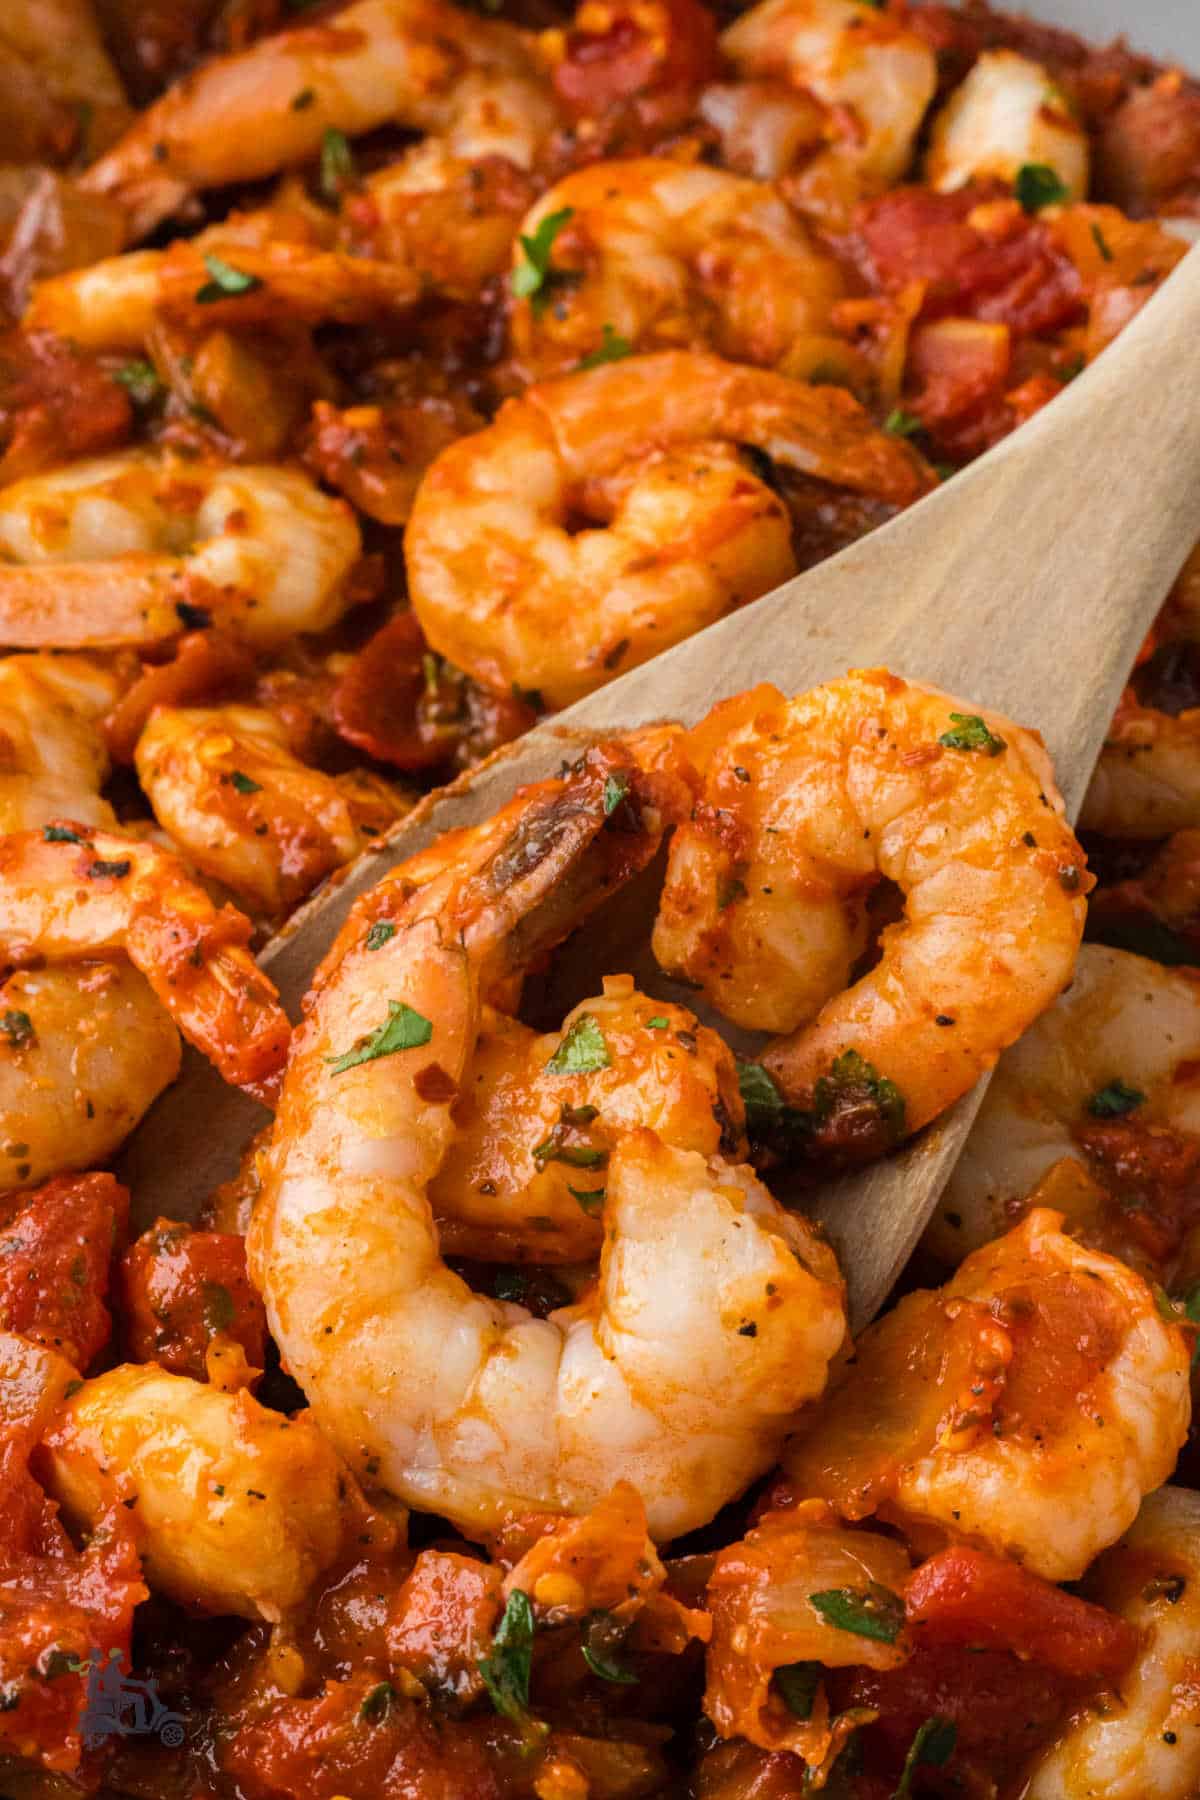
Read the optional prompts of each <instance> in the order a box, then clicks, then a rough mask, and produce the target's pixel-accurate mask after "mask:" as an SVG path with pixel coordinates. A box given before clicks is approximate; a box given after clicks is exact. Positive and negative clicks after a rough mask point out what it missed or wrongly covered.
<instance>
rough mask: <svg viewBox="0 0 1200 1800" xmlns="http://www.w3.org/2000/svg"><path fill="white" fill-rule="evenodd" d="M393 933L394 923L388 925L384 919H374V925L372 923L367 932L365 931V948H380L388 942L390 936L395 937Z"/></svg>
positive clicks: (394, 930) (390, 938) (394, 929)
mask: <svg viewBox="0 0 1200 1800" xmlns="http://www.w3.org/2000/svg"><path fill="white" fill-rule="evenodd" d="M395 935H396V927H395V926H394V925H390V924H389V923H388V921H387V920H386V919H379V920H377V921H376V923H375V924H374V925H372V927H371V929H370V931H368V933H367V937H366V945H367V949H368V950H382V949H383V946H384V945H385V944H387V943H390V942H391V940H392V938H394V937H395Z"/></svg>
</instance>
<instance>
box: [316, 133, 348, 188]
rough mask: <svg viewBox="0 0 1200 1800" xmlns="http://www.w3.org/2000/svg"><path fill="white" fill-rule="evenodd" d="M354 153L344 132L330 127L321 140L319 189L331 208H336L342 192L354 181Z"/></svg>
mask: <svg viewBox="0 0 1200 1800" xmlns="http://www.w3.org/2000/svg"><path fill="white" fill-rule="evenodd" d="M354 175H355V170H354V152H353V150H351V148H350V140H349V139H348V138H347V136H346V134H345V132H343V131H337V130H335V129H334V127H333V126H332V125H331V126H330V127H329V129H328V131H326V133H325V135H324V137H323V138H322V139H321V173H320V188H321V193H322V195H323V197H324V198H325V199H326V200H328V201H329V203H330V205H331V206H336V205H337V203H338V201H339V200H340V199H341V197H342V192H343V190H344V189H345V188H348V187H349V186H350V185H351V183H352V182H353V181H354Z"/></svg>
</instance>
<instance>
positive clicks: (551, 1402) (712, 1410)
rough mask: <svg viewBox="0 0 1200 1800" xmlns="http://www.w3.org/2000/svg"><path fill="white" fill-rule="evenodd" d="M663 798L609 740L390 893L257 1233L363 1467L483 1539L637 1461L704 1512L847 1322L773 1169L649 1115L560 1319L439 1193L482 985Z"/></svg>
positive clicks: (737, 1485)
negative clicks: (465, 1270)
mask: <svg viewBox="0 0 1200 1800" xmlns="http://www.w3.org/2000/svg"><path fill="white" fill-rule="evenodd" d="M614 784H615V785H614ZM654 792H655V789H654V786H653V782H652V780H650V779H649V778H646V777H643V776H642V775H641V774H640V773H639V771H638V769H637V768H636V766H635V765H634V764H633V763H632V762H631V761H630V760H629V757H628V754H627V753H626V752H625V751H623V750H622V749H621V748H620V747H618V746H602V747H600V748H599V749H597V750H596V751H593V752H591V753H589V755H588V757H587V758H585V760H584V762H583V763H582V764H581V765H578V766H577V767H576V769H575V770H573V771H572V772H570V773H568V775H567V776H565V777H564V778H563V779H562V780H559V781H550V782H544V783H542V784H540V785H539V786H537V787H534V788H531V789H527V790H525V792H524V793H523V794H521V795H519V796H518V797H517V799H516V800H514V801H513V802H512V803H511V804H510V805H509V806H508V807H507V808H506V809H505V810H504V811H503V812H501V813H500V814H499V815H498V816H497V818H496V819H494V820H493V821H492V822H491V824H490V825H488V826H485V827H482V828H480V829H479V830H478V831H476V832H474V833H472V834H470V835H469V836H468V837H467V838H466V839H465V840H462V839H460V840H458V842H457V845H456V851H455V855H454V857H453V859H452V860H451V861H450V863H449V866H448V867H446V868H445V870H444V871H443V872H442V873H441V874H440V875H437V876H435V877H434V878H433V879H432V880H430V881H429V882H428V883H427V884H426V885H425V886H423V887H420V888H418V889H417V890H416V891H415V892H414V891H413V889H412V883H411V881H410V880H405V881H402V882H398V883H391V884H387V885H386V886H385V887H384V888H383V889H381V890H379V891H378V892H377V894H376V895H374V896H368V897H367V903H366V906H365V907H364V906H362V905H360V908H359V909H358V912H357V913H356V914H355V915H353V916H352V919H351V922H350V924H349V926H348V927H347V928H346V929H345V930H344V931H343V933H342V938H341V941H340V943H339V945H337V946H335V950H334V953H333V955H332V956H331V958H330V959H329V961H328V962H327V964H326V966H325V968H324V969H323V971H322V972H321V973H320V974H319V975H318V978H317V984H316V988H315V990H314V996H313V1000H312V1006H311V1010H310V1013H309V1016H308V1020H307V1023H306V1024H305V1026H304V1027H303V1029H302V1031H301V1033H300V1035H299V1038H298V1040H297V1043H296V1046H295V1049H294V1051H293V1054H292V1057H291V1059H290V1063H289V1069H288V1073H287V1075H286V1077H285V1081H284V1088H283V1094H282V1098H281V1103H280V1110H279V1113H278V1115H277V1119H276V1126H275V1133H274V1138H273V1141H272V1146H271V1149H270V1151H269V1153H268V1156H267V1159H266V1168H265V1171H264V1183H263V1189H262V1193H261V1195H260V1197H259V1200H258V1203H257V1205H256V1207H255V1213H254V1218H253V1221H252V1224H251V1230H250V1237H249V1243H248V1249H249V1257H250V1268H251V1274H252V1276H253V1278H254V1279H255V1280H256V1282H257V1284H258V1286H259V1287H260V1289H261V1291H262V1292H263V1295H264V1297H265V1299H266V1303H267V1309H268V1316H269V1318H270V1321H271V1327H272V1331H273V1333H274V1336H275V1338H276V1341H277V1342H278V1344H279V1346H280V1349H281V1352H282V1354H283V1356H284V1358H285V1359H286V1362H287V1366H288V1368H289V1369H290V1370H291V1371H292V1373H293V1374H294V1376H295V1377H296V1379H297V1380H298V1381H299V1382H300V1385H301V1386H302V1387H303V1388H304V1390H305V1392H306V1394H307V1395H308V1397H309V1399H310V1401H311V1403H312V1405H313V1409H314V1414H315V1417H316V1419H317V1421H318V1423H319V1424H320V1425H321V1426H322V1429H323V1430H325V1431H327V1432H328V1433H329V1435H330V1437H331V1438H332V1440H333V1442H334V1443H335V1444H337V1445H338V1446H339V1447H340V1448H341V1449H342V1451H343V1453H344V1454H345V1455H346V1456H347V1458H348V1459H349V1461H350V1463H351V1466H352V1467H353V1468H355V1469H366V1470H368V1472H369V1473H370V1474H371V1476H372V1479H377V1480H378V1482H379V1483H380V1484H381V1485H382V1486H383V1487H385V1488H386V1489H387V1490H388V1491H389V1492H391V1493H393V1494H396V1495H399V1496H400V1497H401V1498H406V1499H409V1500H411V1501H415V1502H417V1503H419V1504H420V1505H422V1506H425V1507H430V1508H433V1509H434V1510H436V1511H438V1512H441V1513H444V1514H445V1515H446V1516H447V1517H449V1518H451V1519H453V1520H454V1521H455V1522H456V1523H458V1524H459V1525H461V1526H463V1527H464V1528H465V1529H467V1530H469V1531H478V1530H479V1529H481V1528H482V1529H488V1528H495V1527H497V1526H498V1525H499V1524H500V1523H501V1522H502V1520H503V1519H504V1518H505V1516H506V1514H507V1513H508V1512H509V1511H510V1509H511V1510H515V1511H521V1510H529V1509H539V1508H540V1509H543V1510H555V1511H576V1512H577V1511H583V1510H586V1509H587V1508H589V1507H590V1506H593V1505H594V1504H596V1502H597V1501H598V1500H599V1499H600V1498H601V1497H602V1496H603V1495H604V1494H606V1493H607V1492H608V1491H609V1489H610V1488H611V1485H612V1479H613V1473H612V1472H613V1467H614V1464H615V1463H619V1465H620V1467H621V1469H622V1471H623V1472H624V1473H625V1474H626V1475H627V1476H628V1478H629V1479H630V1480H632V1481H633V1482H634V1483H635V1485H636V1486H637V1487H638V1488H639V1489H640V1491H641V1493H642V1496H643V1498H644V1500H645V1502H646V1510H647V1515H648V1519H649V1526H650V1530H651V1533H652V1535H653V1536H655V1537H656V1538H659V1539H661V1538H663V1537H671V1536H674V1535H676V1534H678V1533H679V1532H682V1531H686V1530H688V1529H689V1528H691V1527H692V1526H694V1525H698V1524H700V1523H701V1522H702V1521H704V1520H706V1519H709V1518H711V1517H712V1515H713V1513H714V1512H715V1511H716V1510H717V1509H718V1507H720V1506H721V1505H722V1504H723V1503H724V1502H725V1501H726V1500H728V1499H729V1498H731V1497H732V1496H733V1495H734V1494H736V1493H739V1492H740V1491H741V1490H742V1489H743V1488H744V1487H745V1486H746V1484H747V1482H748V1481H749V1480H750V1479H751V1478H752V1476H753V1475H754V1474H755V1473H757V1472H758V1471H760V1470H762V1469H764V1468H766V1467H767V1466H768V1465H769V1464H770V1462H771V1460H772V1458H773V1456H774V1455H775V1453H776V1450H777V1448H778V1444H779V1440H780V1434H781V1432H782V1431H783V1430H784V1429H786V1424H787V1420H788V1418H789V1416H790V1415H791V1413H792V1412H793V1411H794V1409H795V1408H796V1407H797V1406H798V1405H799V1404H800V1403H801V1401H802V1400H803V1399H804V1398H805V1397H809V1396H812V1395H814V1394H816V1393H818V1392H819V1391H820V1389H821V1388H822V1387H823V1385H824V1382H825V1374H826V1368H827V1366H828V1361H829V1358H830V1357H831V1356H832V1355H833V1354H834V1352H835V1351H836V1349H837V1347H838V1345H839V1344H840V1343H841V1341H842V1337H843V1334H844V1330H845V1320H844V1313H843V1302H842V1294H841V1288H840V1282H839V1279H838V1275H837V1269H836V1264H835V1262H834V1260H833V1257H832V1254H831V1252H830V1251H829V1250H828V1249H827V1248H826V1247H825V1246H824V1245H822V1244H821V1243H820V1241H819V1240H818V1239H817V1238H816V1237H815V1236H814V1235H813V1234H812V1233H811V1231H810V1230H809V1229H807V1228H806V1227H804V1226H803V1225H802V1224H801V1223H800V1222H799V1221H798V1220H795V1219H793V1218H791V1217H790V1216H789V1215H787V1214H785V1213H783V1212H782V1211H781V1209H780V1208H778V1207H777V1206H776V1205H775V1202H774V1201H773V1200H772V1199H771V1197H770V1195H769V1194H768V1193H767V1192H766V1190H765V1189H764V1188H763V1187H761V1186H760V1184H759V1183H758V1182H757V1181H756V1180H755V1178H754V1176H753V1175H752V1174H751V1172H750V1171H749V1169H747V1168H745V1167H738V1166H735V1165H733V1164H728V1163H724V1162H722V1161H721V1160H720V1158H717V1157H711V1158H708V1159H706V1158H705V1157H704V1156H702V1155H700V1154H698V1153H696V1152H691V1151H683V1150H676V1149H672V1148H670V1147H669V1146H668V1145H666V1144H664V1143H663V1142H661V1140H660V1139H658V1138H657V1137H656V1136H655V1135H654V1134H653V1133H652V1132H649V1131H646V1130H644V1129H639V1130H635V1131H633V1132H631V1133H630V1134H629V1135H628V1136H626V1137H623V1138H622V1139H621V1141H620V1143H619V1144H618V1145H617V1147H616V1149H615V1150H614V1151H613V1152H612V1155H611V1157H609V1159H608V1161H607V1166H605V1167H604V1184H603V1185H604V1190H605V1192H604V1197H603V1200H602V1201H601V1207H602V1212H601V1217H602V1219H603V1222H604V1234H605V1243H604V1250H603V1255H602V1258H601V1263H600V1274H599V1283H598V1286H597V1288H596V1289H595V1291H594V1293H593V1294H592V1296H591V1297H589V1298H585V1299H584V1300H583V1301H582V1302H581V1303H580V1304H579V1305H576V1306H569V1307H566V1308H563V1309H562V1310H560V1311H558V1312H556V1313H554V1314H552V1315H551V1316H550V1317H549V1318H548V1319H545V1320H540V1319H535V1318H532V1317H531V1316H530V1315H529V1314H528V1313H527V1312H526V1311H525V1310H524V1309H523V1308H522V1307H519V1306H516V1305H511V1304H502V1303H499V1302H494V1301H489V1300H485V1299H483V1298H482V1297H480V1296H479V1295H477V1294H473V1293H472V1292H471V1290H470V1289H469V1288H468V1287H467V1286H466V1284H465V1283H464V1282H463V1281H462V1280H460V1279H459V1277H457V1276H456V1275H453V1274H451V1272H450V1271H449V1269H447V1268H446V1266H445V1264H444V1263H443V1262H442V1261H441V1258H440V1255H439V1253H438V1244H437V1234H436V1229H435V1225H434V1221H433V1217H432V1213H431V1210H430V1207H429V1202H428V1199H427V1198H426V1194H427V1189H428V1187H429V1184H430V1182H431V1180H432V1179H433V1177H434V1176H435V1175H436V1174H437V1172H438V1170H439V1169H440V1168H441V1167H442V1165H443V1163H444V1161H445V1158H446V1156H447V1153H448V1151H449V1150H450V1148H451V1146H452V1144H453V1141H454V1136H455V1126H454V1121H453V1114H452V1111H451V1107H452V1104H453V1102H454V1100H455V1098H456V1096H457V1095H458V1094H459V1093H460V1092H461V1091H462V1090H463V1088H464V1087H465V1084H466V1082H467V1080H468V1075H469V1069H470V1063H471V1058H472V1055H473V1053H474V1050H475V1045H476V1042H477V1038H478V1033H479V1028H480V1023H481V996H482V995H486V994H487V993H488V992H494V991H495V990H496V986H497V983H498V982H500V981H502V980H503V979H504V978H505V977H507V976H509V975H511V973H513V972H517V971H520V970H521V969H523V968H525V967H526V966H527V965H528V963H529V961H530V960H531V959H534V958H536V957H537V956H538V955H539V954H540V953H541V952H543V951H544V950H546V949H548V948H549V947H550V946H551V945H553V944H554V943H555V942H557V941H559V940H561V938H562V937H563V935H564V934H565V933H566V931H567V930H569V929H570V928H571V926H572V925H573V924H574V923H575V922H576V920H577V919H578V917H579V914H580V911H581V909H586V908H589V907H591V906H592V905H594V904H596V903H597V902H598V901H599V900H600V899H602V898H603V897H604V896H605V895H607V894H608V893H610V892H611V889H612V885H613V882H614V879H619V878H621V876H622V875H623V874H624V873H626V872H628V871H630V870H632V869H634V868H637V867H639V866H644V864H645V862H646V860H647V859H648V857H649V856H650V855H651V854H652V853H653V850H654V846H655V842H656V841H657V836H658V829H659V821H658V818H657V816H656V813H655V811H654V808H653V799H652V796H653V794H654ZM615 793H617V794H622V795H623V796H624V802H625V803H624V804H620V803H618V805H617V806H616V808H614V807H613V805H612V798H613V796H614V794H615ZM639 818H640V823H639ZM368 919H370V920H373V924H372V926H371V929H370V930H369V931H368V930H367V929H366V925H367V920H368ZM388 926H390V928H391V931H390V935H385V932H386V927H388ZM425 1045H428V1046H429V1048H428V1049H427V1050H426V1049H424V1048H423V1046H425ZM570 1133H571V1121H570V1120H565V1121H563V1123H562V1128H561V1133H560V1139H559V1142H557V1143H556V1144H554V1145H553V1146H552V1149H553V1151H554V1152H555V1153H557V1154H558V1155H560V1156H561V1155H562V1153H563V1151H564V1149H565V1148H567V1147H568V1145H567V1140H568V1139H569V1137H570ZM601 1154H603V1153H601ZM594 1166H600V1165H599V1164H598V1163H596V1162H594V1161H593V1162H592V1163H591V1164H590V1165H589V1170H588V1173H589V1175H591V1168H592V1167H594ZM591 1185H592V1186H593V1187H594V1186H595V1185H596V1183H595V1179H594V1176H592V1177H591ZM683 1219H686V1223H687V1229H686V1231H681V1230H680V1221H681V1220H683Z"/></svg>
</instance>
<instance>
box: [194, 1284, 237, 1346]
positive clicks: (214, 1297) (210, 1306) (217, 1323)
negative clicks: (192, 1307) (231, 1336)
mask: <svg viewBox="0 0 1200 1800" xmlns="http://www.w3.org/2000/svg"><path fill="white" fill-rule="evenodd" d="M201 1310H202V1312H203V1315H204V1324H205V1329H206V1330H207V1331H208V1334H209V1336H210V1337H216V1335H217V1333H218V1332H220V1331H228V1330H229V1329H230V1327H231V1326H232V1324H233V1321H234V1319H235V1318H236V1317H237V1309H236V1307H235V1306H234V1304H233V1295H232V1294H231V1293H230V1291H229V1289H228V1288H227V1287H225V1286H224V1285H223V1284H222V1283H221V1282H219V1281H206V1282H205V1283H204V1285H203V1287H202V1289H201Z"/></svg>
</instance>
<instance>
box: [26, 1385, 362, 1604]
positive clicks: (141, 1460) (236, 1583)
mask: <svg viewBox="0 0 1200 1800" xmlns="http://www.w3.org/2000/svg"><path fill="white" fill-rule="evenodd" d="M74 1386H75V1392H74V1393H70V1390H68V1392H69V1397H68V1398H67V1399H66V1400H65V1401H64V1403H63V1405H62V1407H61V1409H60V1411H59V1413H58V1415H57V1417H56V1418H54V1420H53V1421H52V1422H51V1425H50V1429H49V1431H48V1432H47V1434H46V1439H45V1442H44V1444H43V1452H42V1453H43V1456H44V1458H45V1470H46V1480H47V1485H48V1486H49V1487H50V1489H51V1491H52V1493H53V1494H54V1496H55V1498H56V1499H57V1500H59V1501H60V1502H61V1504H62V1507H63V1510H64V1512H65V1513H66V1516H67V1517H68V1518H69V1519H72V1520H74V1521H75V1522H76V1524H78V1525H79V1526H81V1527H84V1528H87V1529H92V1528H94V1527H95V1525H96V1524H97V1522H98V1520H99V1519H101V1518H102V1517H103V1515H104V1513H105V1512H106V1511H107V1510H108V1509H109V1508H110V1507H112V1506H113V1505H115V1504H116V1503H117V1502H119V1501H125V1502H126V1503H129V1502H130V1500H131V1497H132V1499H135V1500H136V1502H137V1516H138V1520H139V1524H140V1527H141V1550H142V1555H143V1557H144V1559H145V1564H146V1572H147V1574H148V1576H149V1578H150V1581H151V1583H152V1585H153V1586H154V1587H155V1588H157V1589H159V1590H160V1591H161V1592H163V1593H165V1594H168V1595H170V1596H171V1597H172V1598H173V1599H175V1600H177V1601H179V1602H180V1603H181V1604H183V1605H184V1606H190V1607H200V1608H202V1609H203V1610H204V1611H206V1612H212V1613H234V1614H236V1615H238V1616H240V1617H241V1618H249V1619H270V1620H278V1619H280V1618H281V1617H282V1616H283V1614H284V1613H285V1612H286V1611H287V1610H288V1609H289V1608H292V1607H295V1606H298V1605H299V1604H300V1602H301V1601H302V1600H303V1599H304V1597H305V1595H306V1594H307V1593H308V1591H309V1589H310V1588H311V1586H312V1584H313V1582H314V1581H315V1579H316V1578H317V1576H318V1575H320V1573H321V1572H322V1570H324V1569H326V1568H328V1567H329V1565H330V1563H332V1562H333V1560H334V1558H335V1557H336V1556H337V1554H338V1552H339V1550H340V1549H341V1547H342V1544H343V1542H344V1541H346V1538H347V1534H348V1531H349V1530H350V1528H351V1526H352V1525H354V1524H355V1523H358V1522H359V1521H361V1518H362V1512H363V1509H362V1506H361V1502H358V1504H357V1507H356V1495H355V1493H354V1491H353V1487H352V1484H351V1483H350V1482H349V1481H348V1480H347V1476H346V1471H345V1469H344V1468H343V1466H342V1464H341V1463H340V1461H339V1459H338V1457H337V1456H336V1455H335V1454H334V1452H333V1450H332V1449H331V1448H330V1446H329V1445H328V1444H327V1443H326V1442H325V1439H324V1438H323V1437H322V1436H321V1434H320V1432H319V1431H317V1430H316V1429H315V1427H314V1425H313V1423H312V1420H311V1419H310V1418H309V1417H308V1415H306V1414H304V1413H301V1414H299V1415H298V1416H296V1417H295V1418H292V1419H288V1418H285V1417H284V1415H283V1414H282V1413H277V1412H272V1411H271V1410H270V1409H269V1408H267V1407H264V1406H260V1405H259V1403H258V1401H257V1400H255V1399H254V1398H253V1396H252V1395H250V1394H249V1393H247V1392H246V1391H245V1389H240V1390H238V1391H237V1392H235V1393H226V1392H223V1391H222V1390H221V1389H219V1388H216V1387H212V1386H210V1385H209V1384H208V1383H207V1382H203V1381H193V1380H192V1379H191V1377H190V1376H187V1375H171V1374H168V1373H167V1371H166V1370H165V1369H160V1368H158V1367H157V1366H156V1365H155V1364H153V1363H149V1364H138V1363H123V1364H121V1365H120V1366H119V1367H118V1368H115V1369H109V1370H108V1371H107V1372H106V1373H105V1374H103V1375H97V1376H96V1377H95V1378H94V1379H93V1380H91V1381H85V1382H82V1383H76V1384H74ZM356 1512H357V1518H356Z"/></svg>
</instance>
